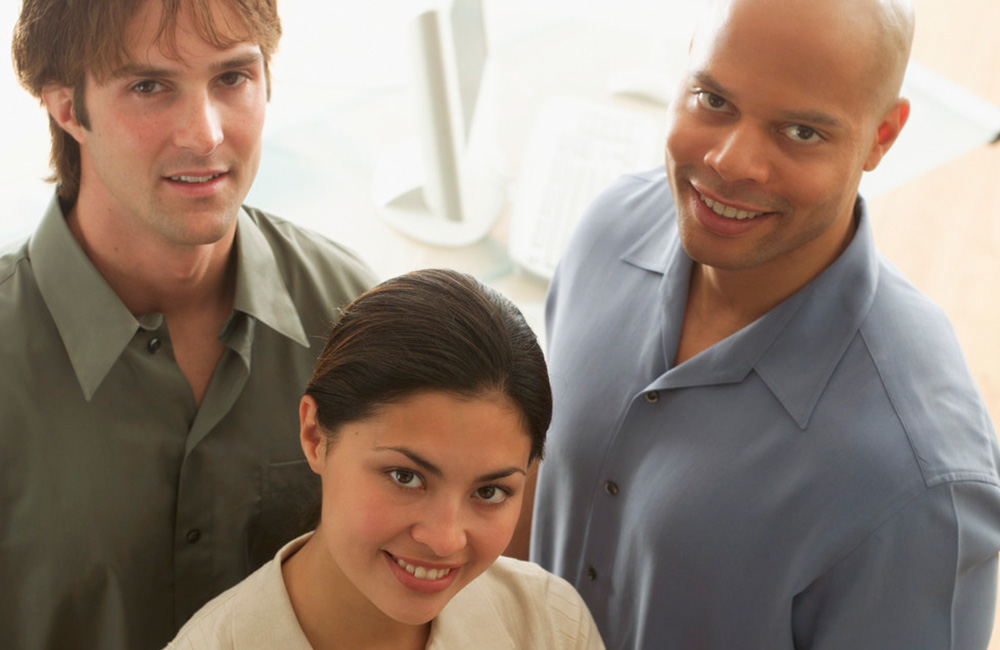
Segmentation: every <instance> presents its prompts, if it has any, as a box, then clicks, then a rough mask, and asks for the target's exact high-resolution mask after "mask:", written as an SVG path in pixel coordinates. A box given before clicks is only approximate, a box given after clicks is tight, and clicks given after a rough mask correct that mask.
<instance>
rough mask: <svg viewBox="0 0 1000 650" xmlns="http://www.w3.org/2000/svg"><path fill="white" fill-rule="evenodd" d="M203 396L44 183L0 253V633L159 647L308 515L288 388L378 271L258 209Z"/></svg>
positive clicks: (242, 245)
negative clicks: (10, 244) (17, 237)
mask: <svg viewBox="0 0 1000 650" xmlns="http://www.w3.org/2000/svg"><path fill="white" fill-rule="evenodd" d="M235 247H236V254H237V276H236V277H237V280H236V299H235V307H234V310H233V313H232V315H231V316H230V318H229V320H228V322H227V323H226V325H225V326H224V327H223V329H222V331H221V332H220V333H219V339H220V340H221V341H222V342H223V343H224V344H225V346H226V350H225V353H224V355H223V357H222V359H221V360H220V361H219V364H218V367H217V368H216V370H215V374H214V376H213V377H212V380H211V384H210V385H209V388H208V391H207V392H206V394H205V396H204V399H203V401H202V404H201V406H200V408H199V407H197V406H196V405H195V401H194V396H193V393H192V391H191V388H190V386H189V384H188V383H187V380H186V379H185V377H184V375H183V374H182V373H181V370H180V368H179V367H178V365H177V363H176V361H175V360H174V356H173V352H172V347H171V343H170V332H169V329H168V323H167V322H165V319H164V318H163V316H162V315H161V314H144V315H140V316H134V315H133V314H131V313H130V312H129V311H128V309H126V308H125V306H124V305H123V304H122V302H121V301H120V300H119V299H118V297H117V296H116V294H115V293H114V292H113V291H112V289H111V288H110V287H109V286H108V284H107V283H106V282H105V281H104V279H103V278H102V276H101V275H100V274H99V273H98V271H97V270H96V269H95V268H94V266H93V265H92V264H91V263H90V261H89V259H88V258H87V257H86V255H85V254H84V252H83V251H82V249H81V248H80V247H79V246H78V245H77V243H76V241H75V239H74V238H73V236H72V234H71V233H70V231H69V229H68V228H67V226H66V222H65V219H64V217H63V214H62V212H61V210H60V208H59V204H58V202H57V201H55V200H54V201H53V202H52V205H51V206H50V208H49V210H48V212H47V213H46V215H45V217H44V218H43V220H42V222H41V224H40V225H39V227H38V230H37V231H36V232H35V234H34V235H33V236H32V237H31V239H30V240H29V241H28V242H27V243H25V244H24V246H22V247H21V248H20V249H19V250H16V251H13V252H10V253H7V254H5V255H3V256H2V257H0V647H2V648H11V649H17V650H37V649H43V648H44V649H59V650H63V649H67V648H72V649H78V648H79V649H84V648H99V649H100V650H118V649H121V650H125V649H127V650H143V649H146V648H161V647H162V646H164V645H166V643H167V642H168V641H170V639H171V638H173V636H174V635H175V634H176V633H177V630H178V629H179V628H180V626H181V625H182V624H183V623H184V622H185V621H186V620H187V619H188V618H189V617H190V616H191V614H193V613H194V612H195V611H197V610H198V609H199V608H200V607H201V606H202V605H203V604H204V603H205V602H207V601H208V600H209V599H211V598H212V597H213V596H215V595H217V594H219V593H221V592H222V591H224V590H225V589H227V588H228V587H230V586H232V585H234V584H236V583H237V582H238V581H240V580H241V579H242V578H244V577H245V576H247V575H248V574H249V573H251V572H252V571H253V570H254V569H256V568H257V567H259V566H260V565H262V564H263V563H264V562H266V561H267V560H269V559H270V558H271V557H273V556H274V554H275V552H276V551H277V550H278V549H279V548H280V547H281V546H282V545H283V544H284V543H285V542H287V541H288V540H290V539H292V538H294V537H295V536H296V535H298V534H300V533H301V532H302V531H303V530H305V529H306V528H307V527H308V524H309V522H308V521H306V519H307V518H308V515H307V512H308V511H311V510H312V509H313V508H314V506H315V504H316V502H317V501H318V498H319V496H318V491H317V486H318V483H317V479H316V478H315V475H314V474H313V473H312V472H311V471H310V470H309V467H308V465H306V462H305V460H304V459H303V455H302V451H301V448H300V446H299V440H298V402H299V399H300V398H301V396H302V392H303V389H304V387H305V384H306V382H307V381H308V379H309V377H310V376H311V373H312V368H313V364H314V362H315V359H316V357H317V355H318V354H319V351H320V350H321V349H322V345H323V343H324V341H325V338H326V332H327V330H328V328H329V326H330V325H331V324H332V322H333V321H334V320H335V319H336V318H337V316H338V313H339V312H338V308H340V307H343V306H344V305H345V304H346V303H348V302H349V301H350V300H351V299H353V298H354V297H355V296H356V295H357V294H358V293H360V292H362V291H363V290H365V289H367V288H368V287H369V286H371V284H372V283H373V281H374V278H373V276H372V274H371V272H370V271H369V270H368V268H367V267H366V266H365V265H364V264H363V263H362V262H360V261H359V260H358V259H357V258H356V257H355V256H354V255H353V254H352V253H350V252H348V251H346V250H345V249H343V248H341V247H340V246H338V245H336V244H334V243H332V242H330V241H327V240H325V239H323V238H321V237H319V236H316V235H313V234H311V233H308V232H306V231H304V230H302V229H300V228H298V227H296V226H293V225H292V224H290V223H288V222H285V221H281V220H279V219H276V218H274V217H271V216H269V215H266V214H264V213H262V212H259V211H257V210H253V209H251V208H245V209H244V210H242V211H241V212H240V215H239V221H238V226H237V231H236V243H235Z"/></svg>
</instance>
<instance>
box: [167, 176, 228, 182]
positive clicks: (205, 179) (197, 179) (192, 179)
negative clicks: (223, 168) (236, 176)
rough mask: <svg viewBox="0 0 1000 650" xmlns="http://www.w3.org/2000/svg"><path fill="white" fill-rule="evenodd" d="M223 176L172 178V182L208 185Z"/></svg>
mask: <svg viewBox="0 0 1000 650" xmlns="http://www.w3.org/2000/svg"><path fill="white" fill-rule="evenodd" d="M220 175H221V174H212V175H211V176H171V177H170V180H172V181H177V182H179V183H207V182H208V181H210V180H212V179H213V178H218V177H219V176H220Z"/></svg>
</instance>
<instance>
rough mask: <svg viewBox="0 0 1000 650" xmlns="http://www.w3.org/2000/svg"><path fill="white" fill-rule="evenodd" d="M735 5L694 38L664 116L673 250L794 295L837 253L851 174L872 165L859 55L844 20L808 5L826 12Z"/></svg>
mask: <svg viewBox="0 0 1000 650" xmlns="http://www.w3.org/2000/svg"><path fill="white" fill-rule="evenodd" d="M733 4H734V6H733V7H732V8H731V10H730V11H729V12H728V14H727V15H725V16H719V18H718V20H716V21H714V22H713V21H709V23H708V24H706V26H705V27H704V28H703V29H702V30H701V31H700V32H699V33H698V34H697V35H696V37H695V39H694V41H693V42H692V50H691V64H690V69H689V71H688V74H687V76H686V78H685V79H684V81H683V84H682V86H681V88H680V92H679V93H678V96H677V97H676V99H675V101H674V103H673V105H672V107H671V109H670V123H669V125H668V129H667V144H666V149H667V156H666V158H667V160H666V162H667V165H666V168H667V175H668V178H669V181H670V185H671V189H672V191H673V194H674V197H675V199H676V204H677V214H678V224H679V229H680V235H681V240H682V243H683V245H684V248H685V250H686V251H687V252H688V254H689V255H690V256H691V257H692V258H693V259H694V260H696V261H697V262H700V263H702V264H705V265H708V266H711V267H715V268H716V269H719V270H725V271H746V270H750V269H753V270H755V271H759V272H761V273H762V275H761V276H760V279H762V280H767V279H779V278H780V281H782V282H788V281H792V280H795V278H798V277H800V276H801V282H802V283H804V282H806V281H808V280H809V279H811V277H812V275H814V274H815V273H816V272H818V270H819V269H822V268H824V267H825V266H826V265H828V264H829V263H831V262H832V261H833V260H834V259H836V257H837V256H838V255H839V254H840V252H841V251H842V249H843V246H844V245H846V243H847V242H848V241H849V239H850V237H851V235H852V233H853V228H852V218H851V216H852V213H853V206H854V201H855V196H856V192H857V187H858V183H859V182H860V178H861V173H862V170H863V168H865V167H874V165H875V164H877V162H878V158H877V156H875V155H874V154H873V153H872V149H873V147H874V145H875V142H876V140H877V136H876V126H877V125H878V123H879V121H880V118H881V116H880V115H877V108H876V106H875V102H873V101H872V93H871V89H870V88H868V87H867V86H868V83H866V81H867V80H866V74H868V72H867V71H868V67H867V66H866V57H867V55H868V51H867V50H866V48H864V47H857V45H856V44H857V42H858V39H857V38H845V32H849V33H853V34H854V35H855V36H857V33H856V32H855V31H853V30H855V28H856V26H855V25H853V24H852V20H850V19H849V18H843V17H831V16H823V15H821V14H822V13H823V12H824V11H826V12H830V11H831V10H830V9H822V8H819V7H817V8H815V9H814V8H813V7H811V6H808V5H818V6H819V5H826V4H837V3H804V2H792V3H782V2H780V1H773V0H748V1H740V0H737V1H736V2H735V3H733ZM775 8H777V9H775ZM861 40H863V39H861Z"/></svg>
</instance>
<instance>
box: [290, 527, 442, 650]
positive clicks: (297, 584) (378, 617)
mask: <svg viewBox="0 0 1000 650" xmlns="http://www.w3.org/2000/svg"><path fill="white" fill-rule="evenodd" d="M281 570H282V577H283V578H284V580H285V588H286V589H287V591H288V596H289V598H290V600H291V601H292V608H293V609H294V610H295V616H296V618H297V619H298V621H299V626H300V627H301V628H302V631H303V633H305V636H306V638H307V639H308V640H309V644H310V645H311V646H312V647H313V649H314V650H338V649H344V648H351V649H357V650H383V649H385V650H389V649H397V648H398V649H406V650H423V648H425V647H426V645H427V639H428V637H429V635H430V623H428V624H425V625H416V626H415V625H407V624H404V623H400V622H399V621H396V620H394V619H391V618H389V617H388V616H386V615H385V613H383V612H382V611H381V610H380V609H378V608H377V607H376V606H375V605H374V604H372V602H371V601H370V600H368V598H367V597H366V596H365V595H364V594H362V593H361V592H360V591H358V590H357V588H356V587H355V586H354V584H353V583H352V582H351V581H350V580H349V579H348V578H347V576H345V575H344V573H343V572H342V571H341V570H340V567H338V566H337V564H336V563H335V562H334V561H333V558H332V557H331V556H330V553H329V551H328V550H327V547H326V544H325V542H324V541H323V537H322V531H321V530H317V531H316V533H315V534H314V535H313V536H312V537H311V538H309V541H307V542H306V543H305V545H304V546H303V547H302V548H300V549H299V550H298V552H296V553H295V554H294V555H293V556H292V557H290V558H288V559H287V560H286V561H285V563H284V564H283V565H282V567H281Z"/></svg>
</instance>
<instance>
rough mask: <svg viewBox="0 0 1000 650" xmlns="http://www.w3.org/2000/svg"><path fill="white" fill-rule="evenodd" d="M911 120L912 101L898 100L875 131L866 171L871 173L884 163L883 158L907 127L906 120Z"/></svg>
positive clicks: (866, 162)
mask: <svg viewBox="0 0 1000 650" xmlns="http://www.w3.org/2000/svg"><path fill="white" fill-rule="evenodd" d="M909 118H910V100H908V99H904V98H902V97H900V98H899V99H897V100H896V103H895V104H894V105H893V107H892V108H891V109H889V112H888V113H886V114H885V116H884V117H883V118H882V121H881V122H880V123H879V125H878V128H877V129H876V130H875V141H874V143H873V144H872V148H871V150H870V151H869V152H868V158H867V159H866V160H865V167H864V169H865V171H866V172H870V171H872V170H873V169H875V168H876V167H878V164H879V163H880V162H882V156H884V155H885V154H886V152H887V151H889V148H890V147H891V146H892V144H893V143H894V142H895V141H896V138H898V137H899V132H900V131H902V130H903V126H905V125H906V120H908V119H909Z"/></svg>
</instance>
